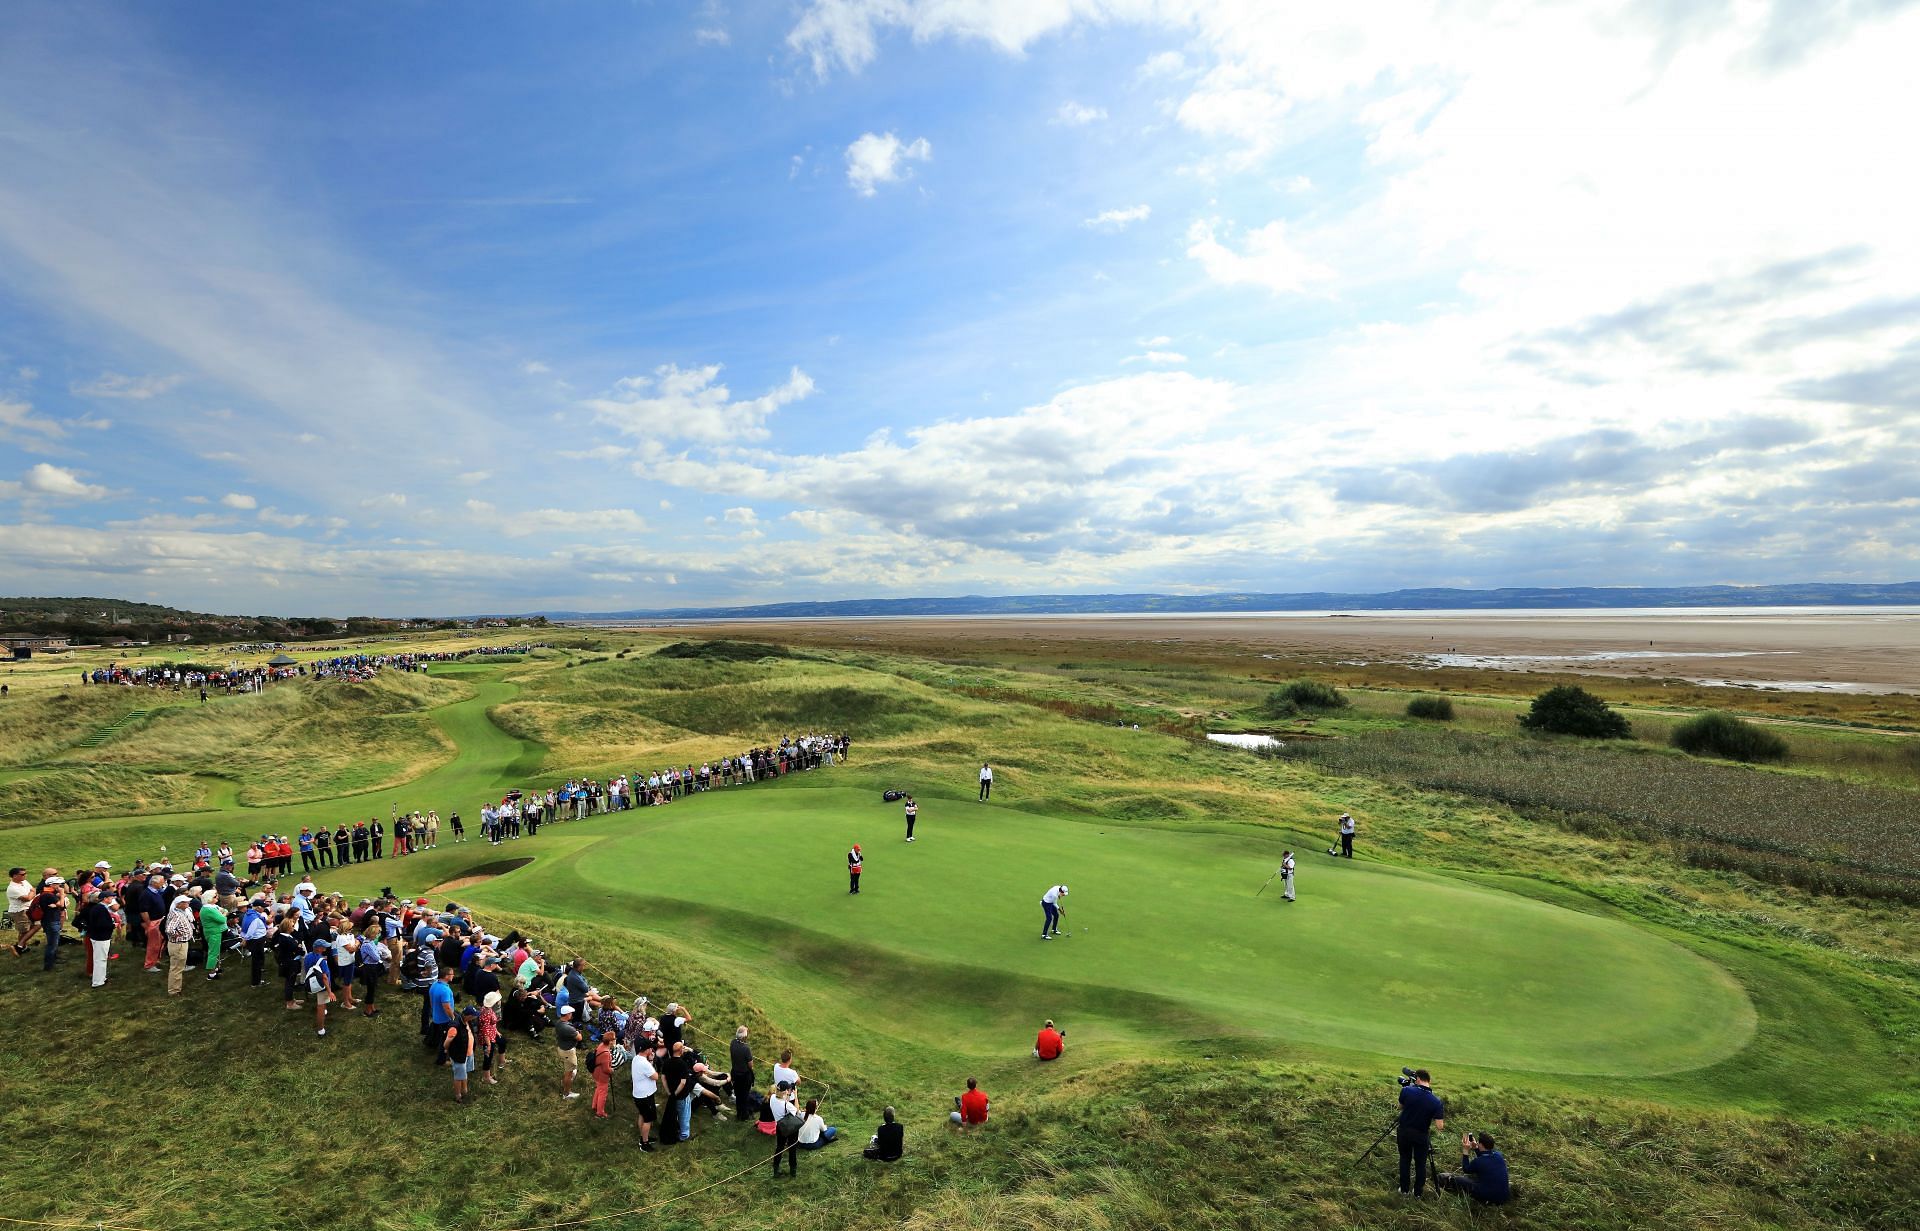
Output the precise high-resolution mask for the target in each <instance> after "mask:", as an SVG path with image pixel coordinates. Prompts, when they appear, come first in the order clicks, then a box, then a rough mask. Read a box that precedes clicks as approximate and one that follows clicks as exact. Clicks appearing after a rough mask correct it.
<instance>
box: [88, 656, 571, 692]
mask: <svg viewBox="0 0 1920 1231" xmlns="http://www.w3.org/2000/svg"><path fill="white" fill-rule="evenodd" d="M546 648H548V647H547V645H546V644H545V643H544V642H543V643H541V644H538V645H476V646H469V647H468V648H466V649H464V650H441V651H420V650H410V651H406V652H404V653H395V654H336V655H334V656H333V657H331V658H320V659H315V660H314V661H312V662H307V663H295V664H293V665H291V666H288V665H285V664H282V665H278V666H275V665H267V666H257V667H237V668H234V669H232V670H220V669H218V668H205V667H193V666H179V665H177V664H173V663H156V664H154V665H152V666H144V667H133V666H125V665H122V664H120V663H109V664H108V665H107V666H104V667H96V668H95V669H93V670H92V671H85V670H83V671H81V672H80V682H81V684H83V685H94V684H118V685H120V686H122V687H125V688H165V689H169V690H171V691H173V692H185V691H188V690H191V689H197V690H199V692H200V699H201V700H203V701H204V700H206V694H207V692H208V690H210V689H220V690H222V691H224V692H227V693H229V694H231V693H236V692H259V691H261V690H262V689H263V688H265V687H266V686H267V685H268V684H273V683H277V682H279V681H281V680H294V679H302V678H305V677H307V676H312V677H313V678H314V679H317V680H369V679H372V678H373V677H374V676H375V675H378V674H379V673H380V672H381V671H383V670H389V669H391V670H395V671H424V670H426V669H427V666H428V664H430V663H443V662H458V661H459V660H461V659H464V658H472V657H476V656H479V657H488V656H494V655H500V654H526V653H529V652H531V651H533V650H542V649H546Z"/></svg>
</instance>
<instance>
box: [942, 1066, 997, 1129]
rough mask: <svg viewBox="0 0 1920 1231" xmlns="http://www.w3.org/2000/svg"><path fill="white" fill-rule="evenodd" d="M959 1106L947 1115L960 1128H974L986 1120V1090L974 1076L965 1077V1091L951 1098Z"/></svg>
mask: <svg viewBox="0 0 1920 1231" xmlns="http://www.w3.org/2000/svg"><path fill="white" fill-rule="evenodd" d="M953 1105H954V1106H955V1107H957V1108H959V1110H958V1111H956V1112H954V1113H953V1114H952V1115H951V1116H949V1117H947V1118H948V1119H950V1120H952V1121H953V1122H954V1123H955V1124H958V1125H959V1126H960V1127H961V1128H975V1127H978V1126H979V1125H982V1124H985V1123H986V1122H987V1092H986V1091H985V1090H982V1089H981V1088H980V1082H979V1080H978V1079H976V1078H972V1077H969V1078H967V1092H966V1093H965V1094H963V1095H961V1096H960V1097H958V1098H956V1099H954V1100H953Z"/></svg>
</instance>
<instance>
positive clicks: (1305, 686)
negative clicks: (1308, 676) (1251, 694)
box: [1261, 680, 1347, 718]
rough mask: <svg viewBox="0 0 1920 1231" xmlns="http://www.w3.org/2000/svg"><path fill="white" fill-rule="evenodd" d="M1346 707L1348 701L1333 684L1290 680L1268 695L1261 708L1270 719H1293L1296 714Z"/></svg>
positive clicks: (1323, 711) (1322, 711)
mask: <svg viewBox="0 0 1920 1231" xmlns="http://www.w3.org/2000/svg"><path fill="white" fill-rule="evenodd" d="M1346 706H1347V699H1346V698H1345V697H1343V696H1341V695H1340V690H1339V689H1338V688H1335V687H1334V686H1333V685H1331V684H1326V683H1322V682H1321V681H1319V680H1290V681H1288V682H1287V683H1285V684H1282V685H1281V686H1280V687H1278V688H1276V689H1274V690H1273V691H1272V692H1270V693H1268V694H1267V699H1266V700H1265V701H1264V702H1263V703H1262V705H1261V708H1262V710H1263V711H1264V712H1265V713H1266V714H1267V716H1268V717H1270V718H1291V717H1293V716H1294V715H1295V714H1302V713H1325V712H1328V711H1331V710H1339V709H1345V708H1346Z"/></svg>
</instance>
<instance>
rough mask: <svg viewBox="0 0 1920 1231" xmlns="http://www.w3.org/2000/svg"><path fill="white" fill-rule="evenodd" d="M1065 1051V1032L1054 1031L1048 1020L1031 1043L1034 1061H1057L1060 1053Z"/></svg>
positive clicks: (1051, 1023)
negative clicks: (1038, 1035)
mask: <svg viewBox="0 0 1920 1231" xmlns="http://www.w3.org/2000/svg"><path fill="white" fill-rule="evenodd" d="M1065 1050H1067V1032H1066V1031H1064V1030H1055V1029H1054V1028H1053V1022H1052V1021H1051V1020H1049V1021H1048V1022H1047V1024H1046V1025H1044V1026H1042V1027H1040V1037H1039V1038H1037V1039H1035V1040H1034V1041H1033V1058H1034V1059H1036V1060H1058V1059H1059V1058H1060V1053H1061V1052H1063V1051H1065Z"/></svg>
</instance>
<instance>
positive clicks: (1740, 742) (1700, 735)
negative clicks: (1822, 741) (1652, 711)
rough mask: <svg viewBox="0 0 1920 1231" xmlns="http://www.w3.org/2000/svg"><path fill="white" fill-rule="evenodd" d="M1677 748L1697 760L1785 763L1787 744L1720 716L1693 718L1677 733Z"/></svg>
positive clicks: (1674, 736)
mask: <svg viewBox="0 0 1920 1231" xmlns="http://www.w3.org/2000/svg"><path fill="white" fill-rule="evenodd" d="M1669 739H1670V740H1671V742H1672V744H1673V746H1674V747H1675V748H1678V749H1680V750H1681V751H1682V752H1690V753H1692V754H1693V755H1694V756H1697V757H1720V758H1721V759H1723V760H1727V761H1784V760H1785V759H1786V757H1787V741H1786V740H1783V739H1781V738H1780V737H1779V736H1778V735H1775V734H1774V733H1773V732H1772V731H1769V730H1767V729H1766V728H1765V727H1762V726H1758V725H1756V724H1754V723H1751V722H1743V721H1741V720H1740V719H1738V718H1735V717H1734V716H1733V715H1732V714H1721V713H1718V712H1715V713H1709V714H1702V715H1700V716H1699V717H1698V718H1690V719H1688V720H1687V721H1685V722H1683V723H1681V724H1680V725H1679V726H1677V727H1675V728H1674V729H1673V734H1672V736H1670V737H1669Z"/></svg>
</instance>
